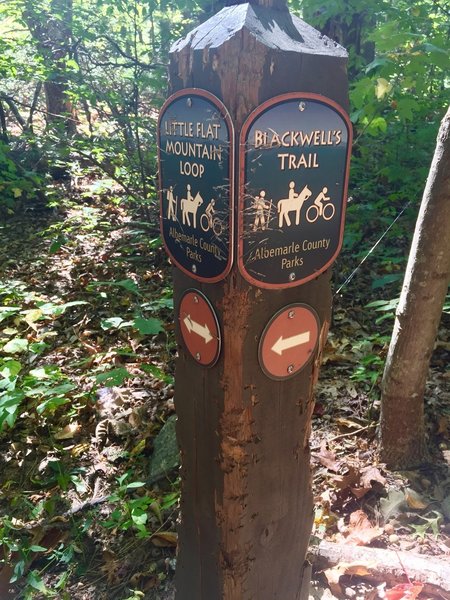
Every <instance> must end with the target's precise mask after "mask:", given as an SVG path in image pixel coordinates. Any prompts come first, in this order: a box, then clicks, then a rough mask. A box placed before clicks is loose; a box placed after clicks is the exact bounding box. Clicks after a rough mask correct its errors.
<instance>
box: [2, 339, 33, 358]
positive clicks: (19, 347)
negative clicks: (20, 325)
mask: <svg viewBox="0 0 450 600" xmlns="http://www.w3.org/2000/svg"><path fill="white" fill-rule="evenodd" d="M27 348H28V340H26V339H23V338H14V339H13V340H10V341H9V342H7V343H6V344H5V345H4V346H3V349H2V350H3V352H5V353H6V354H19V353H20V352H25V351H26V350H27Z"/></svg>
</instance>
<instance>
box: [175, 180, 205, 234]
mask: <svg viewBox="0 0 450 600" xmlns="http://www.w3.org/2000/svg"><path fill="white" fill-rule="evenodd" d="M201 204H203V198H202V197H201V196H200V194H199V192H197V193H196V194H195V197H193V196H192V193H191V185H190V184H189V183H188V184H187V186H186V198H182V199H181V202H180V206H181V211H182V220H183V225H186V223H187V224H188V225H189V226H191V220H190V219H189V213H191V214H192V221H193V225H192V227H197V211H198V207H199V206H200V205H201Z"/></svg>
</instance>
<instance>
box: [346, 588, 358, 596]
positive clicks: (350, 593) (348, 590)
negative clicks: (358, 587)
mask: <svg viewBox="0 0 450 600" xmlns="http://www.w3.org/2000/svg"><path fill="white" fill-rule="evenodd" d="M355 596H356V592H355V590H354V589H353V588H351V587H347V588H345V597H346V598H354V597H355Z"/></svg>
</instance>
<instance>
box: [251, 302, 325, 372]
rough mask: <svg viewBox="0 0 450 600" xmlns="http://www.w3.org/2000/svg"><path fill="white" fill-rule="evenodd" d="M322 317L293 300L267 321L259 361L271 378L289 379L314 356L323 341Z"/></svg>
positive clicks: (308, 307)
mask: <svg viewBox="0 0 450 600" xmlns="http://www.w3.org/2000/svg"><path fill="white" fill-rule="evenodd" d="M319 331H320V324H319V317H318V316H317V313H316V311H315V310H314V309H313V308H311V307H310V306H307V305H306V304H290V305H289V306H285V307H284V308H282V309H281V310H279V311H278V312H277V313H276V314H275V315H274V316H273V317H272V318H271V319H270V321H269V322H268V323H267V325H266V327H265V329H264V331H263V334H262V336H261V339H260V343H259V363H260V365H261V368H262V370H263V371H264V373H265V374H266V375H267V377H270V378H271V379H288V378H290V377H293V376H294V375H296V374H297V373H298V372H299V371H301V370H302V369H303V368H304V367H305V366H306V365H307V364H308V363H309V361H310V359H311V358H312V357H313V355H314V352H315V350H316V348H317V343H318V341H319Z"/></svg>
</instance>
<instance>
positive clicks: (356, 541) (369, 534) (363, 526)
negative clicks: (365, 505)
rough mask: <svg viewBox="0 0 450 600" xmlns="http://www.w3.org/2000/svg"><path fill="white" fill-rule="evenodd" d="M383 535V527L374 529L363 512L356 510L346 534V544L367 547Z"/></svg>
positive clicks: (351, 516)
mask: <svg viewBox="0 0 450 600" xmlns="http://www.w3.org/2000/svg"><path fill="white" fill-rule="evenodd" d="M382 534H383V529H381V527H374V526H373V525H372V524H371V522H370V521H369V518H368V517H367V515H366V513H365V512H364V511H363V510H355V512H353V513H352V514H351V515H350V521H349V524H348V525H347V527H346V531H345V533H344V536H345V537H344V540H343V541H344V544H353V545H355V546H367V545H368V544H370V542H372V541H373V540H375V539H376V538H378V537H380V536H381V535H382Z"/></svg>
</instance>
